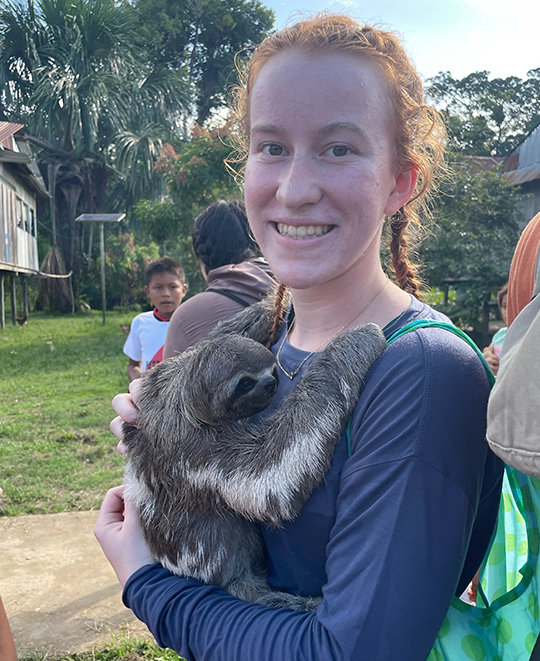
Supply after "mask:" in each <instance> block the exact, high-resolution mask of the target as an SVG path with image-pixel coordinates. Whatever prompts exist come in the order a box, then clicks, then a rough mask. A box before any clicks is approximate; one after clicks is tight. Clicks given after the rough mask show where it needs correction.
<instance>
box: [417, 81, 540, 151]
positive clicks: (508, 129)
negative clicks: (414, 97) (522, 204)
mask: <svg viewBox="0 0 540 661" xmlns="http://www.w3.org/2000/svg"><path fill="white" fill-rule="evenodd" d="M427 82H428V84H427V89H426V91H427V96H428V98H429V99H430V100H431V101H432V102H434V103H435V104H436V105H438V106H439V107H440V108H441V109H442V113H443V115H444V116H445V119H446V123H447V126H448V128H449V132H450V136H451V141H452V143H453V146H454V148H455V150H456V151H458V152H462V153H464V154H469V155H476V156H506V154H508V152H509V151H511V150H512V149H513V148H514V147H515V146H516V145H517V144H518V143H519V142H520V141H521V140H522V139H523V138H524V137H525V136H526V135H528V134H529V133H530V131H532V130H533V129H534V128H536V126H538V124H539V123H540V69H533V70H532V71H529V73H528V76H527V78H526V79H525V80H522V79H520V78H517V77H516V76H510V77H508V78H494V79H492V80H489V72H488V71H477V72H475V73H471V74H469V75H468V76H465V77H464V78H462V79H455V78H453V77H452V75H451V74H450V72H448V71H442V72H440V73H439V74H437V75H436V76H434V77H433V78H430V79H429V80H428V81H427Z"/></svg>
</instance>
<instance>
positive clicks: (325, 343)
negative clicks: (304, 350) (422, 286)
mask: <svg viewBox="0 0 540 661" xmlns="http://www.w3.org/2000/svg"><path fill="white" fill-rule="evenodd" d="M388 282H389V279H388V276H387V277H386V280H385V281H384V284H383V285H382V287H381V288H380V289H379V290H378V291H377V293H376V294H375V296H373V298H370V300H369V301H368V302H367V303H366V304H365V305H364V307H363V308H362V309H361V310H360V312H357V313H356V314H355V315H354V317H353V318H352V319H351V320H350V321H348V322H347V323H346V324H344V325H343V326H342V327H341V328H340V329H339V330H338V331H336V332H335V333H334V334H333V335H332V336H330V337H329V338H328V339H327V340H324V341H323V342H321V343H320V344H319V346H318V347H317V348H315V349H313V351H310V352H309V353H308V355H307V356H306V357H305V358H304V360H302V362H301V363H300V365H298V367H297V368H296V369H295V370H294V372H287V370H286V369H285V368H284V367H283V365H282V364H281V361H280V360H279V357H280V356H281V350H282V349H283V345H284V344H285V341H286V340H287V338H288V337H289V333H290V332H291V328H292V327H293V326H294V322H295V321H296V319H293V320H292V323H291V325H290V326H289V327H288V328H287V332H286V333H285V336H284V337H283V339H282V340H281V344H280V345H279V349H278V352H277V354H276V363H277V364H278V365H279V368H280V370H281V371H282V372H283V374H285V376H288V377H289V379H291V381H292V379H294V377H295V376H296V375H297V374H298V372H299V371H300V370H301V368H302V365H303V364H304V363H305V362H306V360H308V358H311V356H313V354H314V353H316V352H317V351H320V350H321V349H322V348H323V347H324V346H325V345H327V344H329V343H330V342H331V341H332V340H333V339H334V338H335V337H337V336H338V335H339V334H340V333H341V332H343V331H344V330H345V329H346V328H347V326H350V325H351V324H352V323H353V321H355V320H356V319H358V317H359V316H360V315H361V314H362V312H365V311H366V310H367V309H368V308H369V306H370V305H371V304H372V303H373V301H374V300H375V299H376V298H377V296H378V295H379V294H380V293H381V292H382V290H383V289H384V288H385V287H386V285H387V284H388Z"/></svg>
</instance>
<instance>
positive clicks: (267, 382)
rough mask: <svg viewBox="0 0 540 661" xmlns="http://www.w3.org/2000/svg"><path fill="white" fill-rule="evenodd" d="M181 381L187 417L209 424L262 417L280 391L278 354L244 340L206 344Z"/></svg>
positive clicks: (236, 338)
mask: <svg viewBox="0 0 540 661" xmlns="http://www.w3.org/2000/svg"><path fill="white" fill-rule="evenodd" d="M185 355H186V357H187V354H185ZM164 362H167V361H164ZM158 367H159V366H158ZM154 369H157V368H154ZM177 378H178V390H179V392H180V393H181V399H182V402H183V404H182V406H183V408H184V412H185V413H187V415H189V416H191V417H192V418H194V419H195V420H198V421H201V422H203V423H205V424H207V425H219V424H220V423H221V422H231V421H232V420H241V419H243V418H248V417H249V416H251V415H254V414H255V413H259V412H260V411H262V410H263V409H265V408H266V407H267V406H268V405H269V404H270V402H271V401H272V399H273V398H274V396H275V394H276V390H277V386H278V374H277V368H276V364H275V361H274V356H273V354H272V352H271V351H269V350H268V349H267V348H266V347H264V346H263V345H262V344H259V343H258V342H255V341H254V340H251V339H248V338H246V337H241V336H240V335H228V336H224V337H220V338H214V339H211V340H206V341H205V340H203V341H202V342H201V343H200V344H199V345H197V346H196V347H194V349H193V351H192V353H191V355H190V356H189V358H188V359H187V362H186V365H185V370H181V372H179V373H178V375H177Z"/></svg>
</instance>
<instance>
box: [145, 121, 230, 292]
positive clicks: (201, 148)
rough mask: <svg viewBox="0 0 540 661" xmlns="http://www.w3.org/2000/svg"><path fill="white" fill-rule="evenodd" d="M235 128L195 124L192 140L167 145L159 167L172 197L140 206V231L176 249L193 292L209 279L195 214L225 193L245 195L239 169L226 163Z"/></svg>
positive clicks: (146, 238) (226, 195)
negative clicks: (198, 253) (196, 252)
mask: <svg viewBox="0 0 540 661" xmlns="http://www.w3.org/2000/svg"><path fill="white" fill-rule="evenodd" d="M231 142H232V140H231V127H230V125H229V124H224V125H223V126H221V127H217V128H214V129H212V130H208V129H205V128H201V127H200V126H199V125H198V124H196V125H195V127H194V128H193V130H192V132H191V136H190V139H189V140H185V141H182V142H179V143H178V144H177V150H175V149H174V147H173V146H172V145H170V144H166V145H165V146H164V147H163V149H162V152H161V155H160V157H159V159H158V160H157V162H156V170H157V171H158V172H159V173H160V174H161V175H163V177H164V179H165V180H166V182H167V186H168V192H169V195H168V200H167V201H162V202H157V201H151V200H142V201H141V202H139V204H138V205H137V207H136V214H137V218H138V221H139V231H140V232H142V234H143V237H144V240H145V241H148V240H152V241H155V242H156V243H158V244H160V245H162V246H165V247H167V248H168V249H170V248H171V247H172V249H173V251H174V256H175V257H176V258H177V259H178V260H179V261H180V262H181V263H182V265H183V266H184V268H185V269H186V275H187V277H188V279H189V283H190V291H192V292H193V291H196V290H197V288H199V287H201V286H202V284H203V280H202V278H201V277H200V270H199V268H198V266H197V264H196V263H195V260H194V257H193V254H192V250H191V228H192V226H193V221H194V220H195V218H196V217H197V216H198V215H199V213H201V211H203V210H204V209H205V208H206V207H207V206H208V205H210V204H211V203H212V202H215V201H216V200H217V199H219V198H227V197H242V190H241V188H240V185H239V184H238V183H237V182H236V179H235V176H234V173H232V172H231V171H230V170H229V168H228V167H227V166H226V163H225V161H226V160H227V159H228V158H229V156H230V154H231V151H232V147H231Z"/></svg>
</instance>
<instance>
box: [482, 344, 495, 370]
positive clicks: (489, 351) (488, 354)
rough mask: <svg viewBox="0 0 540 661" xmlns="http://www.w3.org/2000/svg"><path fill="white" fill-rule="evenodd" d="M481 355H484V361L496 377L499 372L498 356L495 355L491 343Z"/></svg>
mask: <svg viewBox="0 0 540 661" xmlns="http://www.w3.org/2000/svg"><path fill="white" fill-rule="evenodd" d="M482 353H483V354H484V358H485V359H486V362H487V364H488V365H489V366H490V368H491V371H492V372H493V374H494V375H495V376H497V372H498V371H499V356H498V355H497V354H496V353H495V347H494V346H493V342H492V343H491V344H490V345H489V347H486V348H485V349H484V350H483V351H482Z"/></svg>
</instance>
